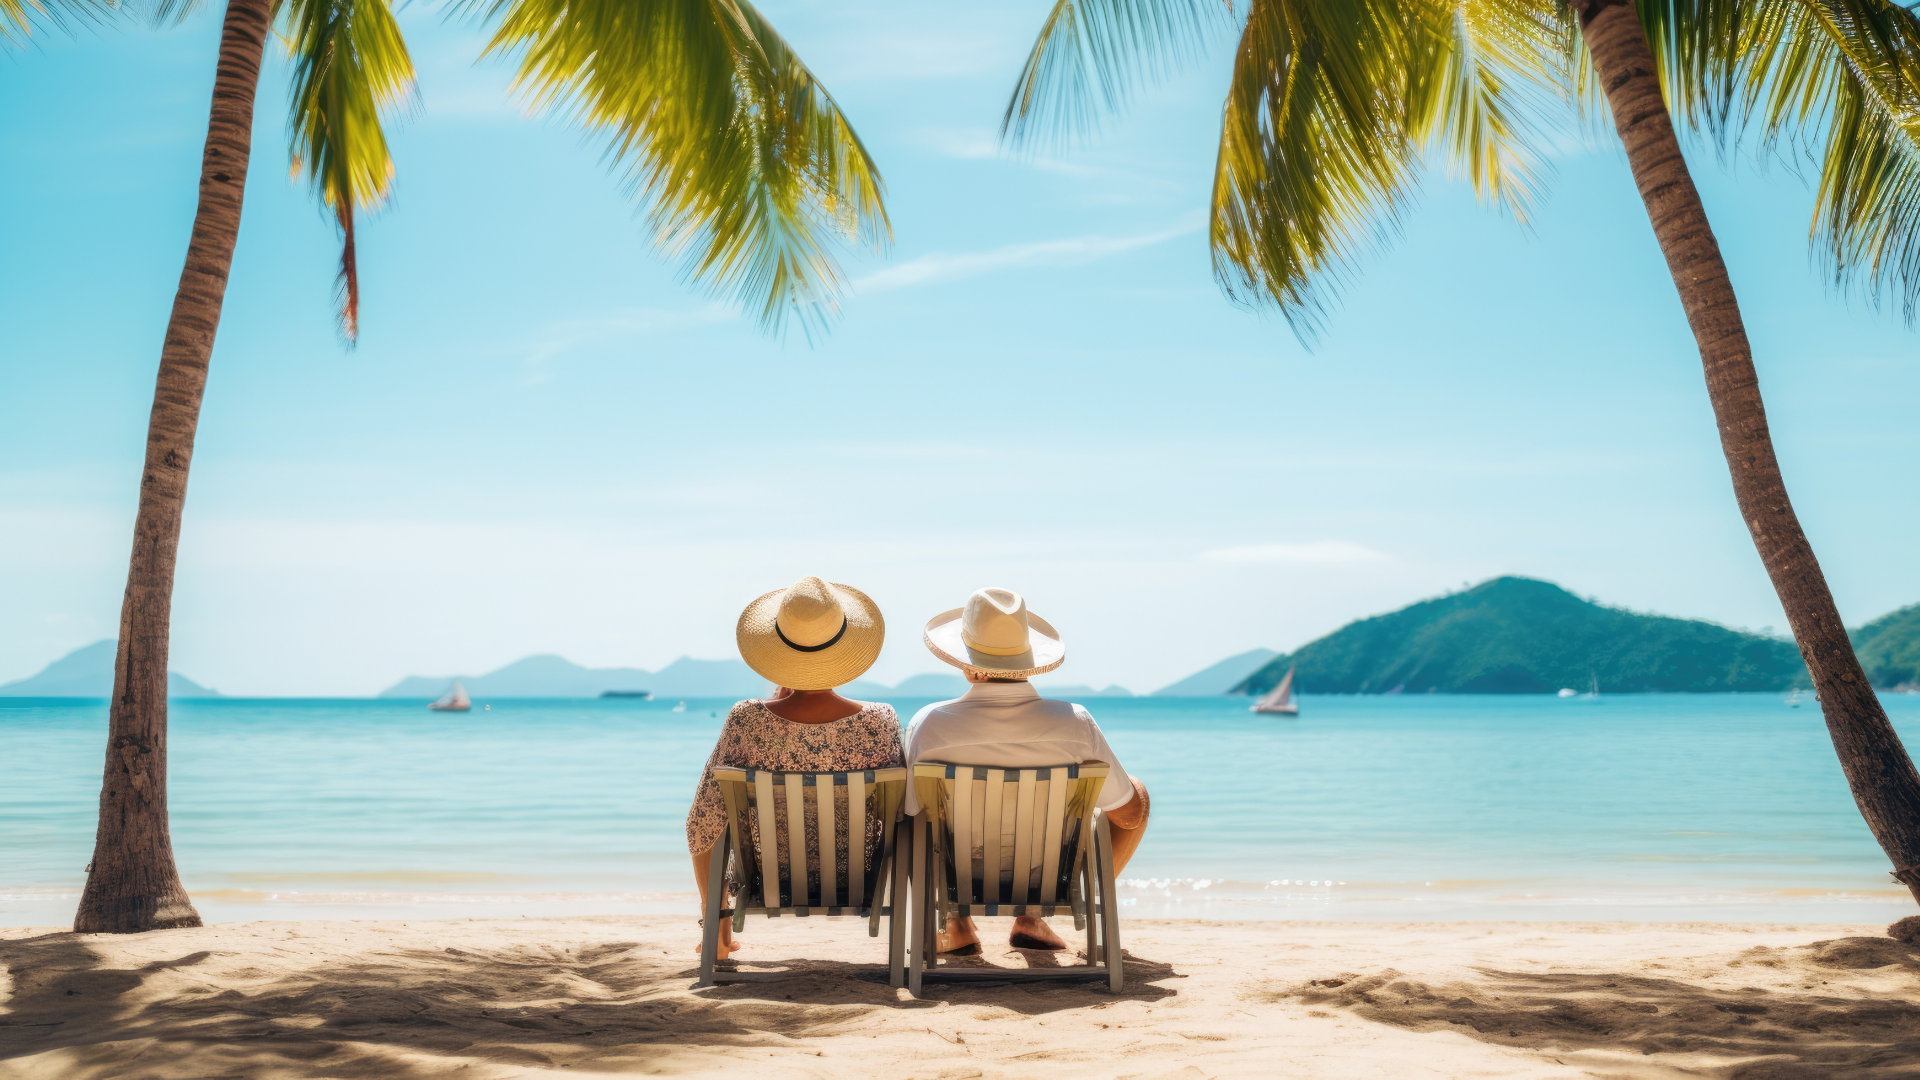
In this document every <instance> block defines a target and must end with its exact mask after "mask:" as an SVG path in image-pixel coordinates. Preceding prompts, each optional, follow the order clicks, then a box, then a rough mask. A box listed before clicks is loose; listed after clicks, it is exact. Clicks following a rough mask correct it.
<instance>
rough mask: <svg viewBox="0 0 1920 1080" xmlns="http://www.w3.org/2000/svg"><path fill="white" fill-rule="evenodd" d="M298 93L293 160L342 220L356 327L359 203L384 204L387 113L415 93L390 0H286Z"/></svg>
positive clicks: (348, 311) (350, 315) (343, 290)
mask: <svg viewBox="0 0 1920 1080" xmlns="http://www.w3.org/2000/svg"><path fill="white" fill-rule="evenodd" d="M281 14H282V16H283V18H284V19H285V20H286V27H287V29H286V39H287V49H288V52H289V53H290V54H291V56H292V59H293V94H292V101H291V104H290V106H289V109H288V116H287V123H288V126H289V128H290V129H291V136H292V138H291V143H292V157H293V169H294V172H295V173H296V174H298V173H302V172H304V173H305V174H306V177H307V181H308V182H309V183H310V184H311V185H312V186H313V188H314V192H315V194H317V195H318V196H319V197H320V201H321V202H322V203H323V204H324V205H325V206H326V207H327V208H328V209H329V210H331V211H332V212H333V214H334V218H335V220H336V221H337V222H338V223H339V225H340V235H341V251H340V277H339V298H338V300H339V308H340V330H341V334H342V336H344V337H345V338H346V340H347V341H349V342H352V341H354V340H355V339H356V338H357V337H358V336H359V322H360V279H359V268H358V264H357V259H356V256H355V252H354V238H353V223H354V211H355V210H356V209H357V208H369V209H370V208H373V207H376V206H379V205H380V204H381V203H382V202H384V201H385V200H386V198H387V194H388V192H389V190H390V188H391V185H392V182H393V158H392V155H391V154H390V153H389V152H388V149H387V136H386V132H385V131H384V130H383V129H382V126H381V120H382V116H383V115H390V114H392V113H393V112H394V111H395V110H396V109H397V108H399V107H401V106H403V105H405V104H406V103H407V102H409V101H411V100H412V97H413V93H414V78H413V61H412V59H411V58H410V57H409V56H408V55H407V45H406V42H405V40H403V39H402V38H401V36H400V27H399V24H398V23H396V22H395V21H394V18H393V11H392V9H391V8H389V7H388V6H387V3H386V0H286V2H285V3H284V5H283V7H282V9H281Z"/></svg>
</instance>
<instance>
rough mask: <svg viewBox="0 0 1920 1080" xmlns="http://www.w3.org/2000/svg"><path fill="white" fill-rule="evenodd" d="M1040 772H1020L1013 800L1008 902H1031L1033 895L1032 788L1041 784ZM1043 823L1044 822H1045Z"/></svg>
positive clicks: (1033, 823)
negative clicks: (1010, 884) (1010, 880)
mask: <svg viewBox="0 0 1920 1080" xmlns="http://www.w3.org/2000/svg"><path fill="white" fill-rule="evenodd" d="M1039 772H1040V770H1038V769H1021V770H1020V789H1019V792H1018V793H1017V794H1016V796H1015V799H1014V804H1013V805H1014V811H1013V820H1014V834H1013V895H1012V896H1010V897H1008V900H1009V901H1011V902H1012V903H1015V904H1027V903H1031V902H1032V900H1031V899H1030V898H1031V896H1032V893H1033V887H1032V884H1031V881H1032V878H1033V827H1034V825H1035V822H1034V820H1033V789H1034V786H1035V785H1036V784H1037V783H1038V782H1039V779H1038V776H1039ZM1042 824H1044V823H1042Z"/></svg>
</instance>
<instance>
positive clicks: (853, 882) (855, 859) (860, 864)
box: [847, 772, 886, 908]
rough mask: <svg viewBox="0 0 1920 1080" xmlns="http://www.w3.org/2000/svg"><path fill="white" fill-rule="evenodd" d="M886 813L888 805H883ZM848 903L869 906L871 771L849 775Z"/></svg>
mask: <svg viewBox="0 0 1920 1080" xmlns="http://www.w3.org/2000/svg"><path fill="white" fill-rule="evenodd" d="M880 809H881V811H882V812H883V813H884V812H885V811H886V807H884V806H883V807H881V808H880ZM847 894H848V895H847V906H849V907H856V908H861V907H866V906H867V774H866V773H864V772H850V773H848V774H847Z"/></svg>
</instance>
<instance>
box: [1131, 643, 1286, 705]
mask: <svg viewBox="0 0 1920 1080" xmlns="http://www.w3.org/2000/svg"><path fill="white" fill-rule="evenodd" d="M1279 655H1280V654H1279V653H1277V652H1274V651H1273V650H1272V649H1254V650H1253V651H1251V652H1243V653H1241V654H1240V655H1239V656H1229V657H1227V658H1226V659H1225V660H1222V661H1220V662H1219V663H1217V664H1215V665H1213V666H1212V667H1210V668H1205V669H1203V670H1201V671H1196V672H1194V673H1193V674H1191V675H1189V676H1187V677H1186V678H1184V679H1181V680H1180V681H1179V682H1177V683H1172V684H1170V685H1167V686H1163V687H1161V688H1160V689H1158V690H1155V691H1154V692H1153V693H1152V694H1151V695H1150V696H1152V697H1210V696H1212V695H1214V694H1227V693H1232V692H1233V688H1234V687H1235V686H1237V685H1239V683H1240V680H1242V679H1244V678H1246V677H1247V676H1249V675H1251V674H1253V673H1254V672H1256V671H1259V670H1260V669H1261V668H1263V667H1265V666H1266V665H1267V661H1269V660H1271V659H1273V658H1274V657H1276V656H1279Z"/></svg>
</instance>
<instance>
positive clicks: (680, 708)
mask: <svg viewBox="0 0 1920 1080" xmlns="http://www.w3.org/2000/svg"><path fill="white" fill-rule="evenodd" d="M667 711H668V712H686V711H687V703H686V702H684V701H683V702H681V703H680V704H678V705H675V706H674V707H673V708H671V709H668V710H667Z"/></svg>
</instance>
